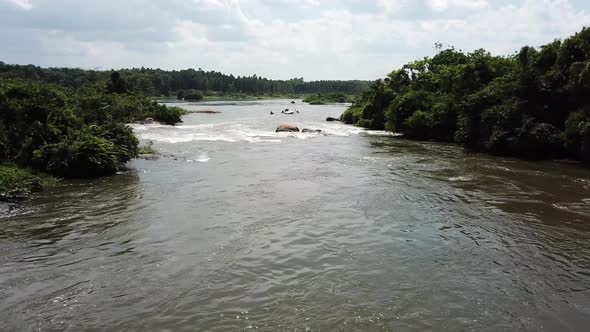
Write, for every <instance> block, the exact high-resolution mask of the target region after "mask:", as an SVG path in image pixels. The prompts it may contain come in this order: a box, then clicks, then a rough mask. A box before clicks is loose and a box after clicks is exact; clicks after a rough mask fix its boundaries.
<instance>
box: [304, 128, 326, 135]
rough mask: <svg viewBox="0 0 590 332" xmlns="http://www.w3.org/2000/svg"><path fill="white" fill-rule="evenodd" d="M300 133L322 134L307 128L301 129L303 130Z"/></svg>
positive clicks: (318, 130) (317, 130) (319, 130)
mask: <svg viewBox="0 0 590 332" xmlns="http://www.w3.org/2000/svg"><path fill="white" fill-rule="evenodd" d="M301 132H302V133H316V134H320V133H321V132H322V130H321V129H309V128H303V130H301Z"/></svg>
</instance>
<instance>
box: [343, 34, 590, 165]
mask: <svg viewBox="0 0 590 332" xmlns="http://www.w3.org/2000/svg"><path fill="white" fill-rule="evenodd" d="M342 120H343V121H345V122H347V123H355V124H358V125H360V126H363V127H367V128H372V129H387V130H390V131H395V132H402V133H405V135H406V136H407V137H409V138H414V139H428V140H438V141H448V142H456V143H460V144H463V145H465V146H467V147H470V148H472V149H476V150H480V151H486V152H490V153H498V154H511V155H516V156H522V157H527V158H557V157H568V156H569V157H574V158H578V159H582V160H585V161H590V29H588V28H584V29H583V30H582V31H581V32H579V33H577V34H575V35H574V36H572V37H570V38H567V39H565V40H563V41H560V40H556V41H554V42H552V43H550V44H547V45H544V46H541V47H540V48H539V49H535V48H533V47H528V46H526V47H523V48H522V49H521V50H520V52H519V53H517V54H515V55H514V56H510V57H499V56H492V55H491V54H490V53H488V52H486V51H484V50H477V51H475V52H473V53H467V54H465V53H463V52H461V51H457V50H455V49H454V48H449V49H445V50H439V52H438V54H436V55H435V56H434V57H432V58H429V57H427V58H424V59H422V60H418V61H415V62H412V63H409V64H407V65H405V66H403V67H402V68H401V69H399V70H395V71H393V72H391V73H390V74H389V75H388V77H387V78H386V79H384V80H378V81H376V82H374V83H373V84H372V85H371V88H370V89H369V90H368V91H366V92H365V93H363V95H362V96H361V97H359V98H358V99H357V100H356V101H355V102H354V103H353V105H352V106H351V107H350V108H349V109H347V110H346V111H345V113H344V114H342Z"/></svg>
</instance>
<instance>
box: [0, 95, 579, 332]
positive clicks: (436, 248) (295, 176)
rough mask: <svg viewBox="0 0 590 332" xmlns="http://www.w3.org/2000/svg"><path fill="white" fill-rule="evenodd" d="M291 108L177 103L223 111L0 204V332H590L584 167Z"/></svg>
mask: <svg viewBox="0 0 590 332" xmlns="http://www.w3.org/2000/svg"><path fill="white" fill-rule="evenodd" d="M289 102H290V101H287V100H273V101H258V102H226V103H224V102H215V103H201V104H183V107H186V108H187V109H189V110H203V109H212V110H219V111H221V112H222V113H220V114H199V113H191V114H188V115H186V116H185V117H184V123H183V124H182V125H180V126H177V127H167V126H160V125H146V126H144V125H133V127H134V130H135V131H136V133H137V135H138V137H139V138H140V140H142V141H143V142H148V141H152V142H153V144H154V147H155V148H156V149H157V150H158V151H159V152H160V154H161V155H162V156H161V157H160V158H159V159H158V160H135V161H133V162H131V163H130V164H129V165H128V166H129V170H128V171H125V172H122V173H121V174H118V175H116V176H114V177H111V178H101V179H93V180H82V181H63V182H61V183H60V184H59V185H58V186H57V187H55V188H53V189H51V190H49V191H46V192H44V193H42V194H40V195H38V196H37V197H35V198H33V199H31V200H30V201H27V202H24V203H22V204H18V205H13V206H8V205H6V204H4V205H1V206H0V253H1V254H0V331H97V330H108V331H254V330H257V331H428V330H436V331H588V329H589V328H590V170H588V169H584V168H582V167H580V166H577V165H570V164H564V163H556V162H532V161H523V160H516V159H510V158H502V157H493V156H486V155H480V154H467V153H465V152H464V151H463V149H462V148H460V147H457V146H453V145H445V144H436V143H427V142H412V141H405V140H400V139H398V138H394V137H391V136H389V135H387V134H386V133H383V132H366V131H363V130H361V129H359V128H356V127H352V126H347V125H343V124H340V123H331V122H330V123H328V122H325V121H324V119H325V118H326V117H327V116H338V115H340V113H341V112H342V111H343V110H344V108H345V105H329V106H311V105H304V104H301V103H300V102H298V103H297V104H294V105H292V104H290V103H289ZM285 108H296V109H297V110H299V111H300V113H299V114H294V115H282V114H280V111H281V110H282V109H285ZM271 110H273V111H274V112H275V113H278V114H275V115H270V114H269V112H270V111H271ZM280 122H290V123H294V124H297V125H299V127H300V128H303V127H308V128H318V129H322V131H323V132H324V133H326V135H317V134H302V133H293V134H291V133H274V128H275V127H276V125H277V124H278V123H280Z"/></svg>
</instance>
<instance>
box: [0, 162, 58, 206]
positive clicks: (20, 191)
mask: <svg viewBox="0 0 590 332" xmlns="http://www.w3.org/2000/svg"><path fill="white" fill-rule="evenodd" d="M56 181H57V179H56V178H54V177H51V176H49V175H46V174H40V173H36V172H33V171H32V170H30V169H23V168H18V167H16V166H14V165H4V164H0V201H4V200H8V199H22V198H26V197H28V196H29V195H31V194H32V193H34V192H38V191H40V190H42V189H43V187H45V186H48V185H51V184H54V183H55V182H56Z"/></svg>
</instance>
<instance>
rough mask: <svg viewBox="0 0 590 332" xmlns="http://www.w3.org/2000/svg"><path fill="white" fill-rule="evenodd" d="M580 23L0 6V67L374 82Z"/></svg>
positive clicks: (423, 12) (438, 10) (468, 13)
mask: <svg viewBox="0 0 590 332" xmlns="http://www.w3.org/2000/svg"><path fill="white" fill-rule="evenodd" d="M585 25H586V26H590V1H588V0H513V1H509V0H375V1H370V0H339V1H337V0H298V1H297V0H100V1H91V0H88V1H86V0H0V61H3V62H5V63H11V64H34V65H38V66H43V67H80V68H86V69H95V68H99V69H112V68H114V69H118V68H130V67H141V66H144V67H149V68H157V67H159V68H162V69H185V68H195V69H196V68H202V69H204V70H215V71H220V72H224V73H227V74H234V75H236V76H237V75H252V74H257V75H258V76H264V77H268V78H272V79H289V78H293V77H303V78H304V79H305V80H307V81H309V80H319V79H370V80H373V79H377V78H380V77H384V76H385V75H386V74H387V73H389V72H391V71H392V70H393V69H396V68H399V67H400V66H402V65H403V64H405V63H407V62H410V61H412V60H416V59H419V58H422V57H425V56H432V55H433V54H434V53H435V49H434V43H436V42H440V43H443V44H444V45H445V46H454V47H455V48H458V49H461V50H464V51H472V50H474V49H478V48H485V49H487V50H489V51H490V52H492V53H493V54H499V55H509V54H513V53H514V52H515V51H517V50H519V49H520V48H521V47H522V46H524V45H530V46H539V45H542V44H545V43H548V42H550V41H552V40H554V39H556V38H565V37H567V36H569V35H572V34H574V33H575V32H577V31H579V30H581V29H582V27H584V26H585Z"/></svg>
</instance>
